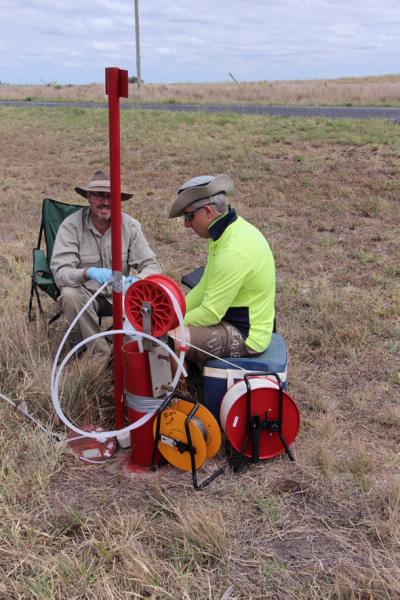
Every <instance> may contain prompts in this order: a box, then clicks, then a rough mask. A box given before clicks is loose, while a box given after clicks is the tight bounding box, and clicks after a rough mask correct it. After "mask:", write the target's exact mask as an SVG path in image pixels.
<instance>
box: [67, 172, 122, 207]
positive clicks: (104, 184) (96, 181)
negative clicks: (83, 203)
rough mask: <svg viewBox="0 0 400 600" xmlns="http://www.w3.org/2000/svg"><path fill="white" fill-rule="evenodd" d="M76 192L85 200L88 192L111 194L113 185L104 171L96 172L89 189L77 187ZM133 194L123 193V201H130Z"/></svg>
mask: <svg viewBox="0 0 400 600" xmlns="http://www.w3.org/2000/svg"><path fill="white" fill-rule="evenodd" d="M75 191H76V192H78V194H80V195H81V196H83V197H84V198H87V195H88V192H106V193H108V194H109V193H110V192H111V184H110V179H109V177H108V175H106V174H105V173H104V171H96V173H95V174H94V175H93V178H92V180H91V181H89V184H88V186H87V187H76V188H75ZM132 196H133V194H130V193H129V192H121V200H123V201H124V200H129V198H132Z"/></svg>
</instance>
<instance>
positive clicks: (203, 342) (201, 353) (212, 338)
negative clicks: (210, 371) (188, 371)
mask: <svg viewBox="0 0 400 600" xmlns="http://www.w3.org/2000/svg"><path fill="white" fill-rule="evenodd" d="M188 329H189V331H190V343H191V344H192V345H193V346H196V348H189V351H188V353H187V355H186V358H187V359H188V360H189V361H191V362H194V363H195V364H196V365H197V366H198V367H199V368H200V369H201V370H202V368H203V367H204V365H205V363H206V362H207V360H209V359H210V358H212V357H213V356H214V357H218V358H226V359H227V360H229V358H240V357H242V356H255V355H257V354H260V352H256V351H255V350H252V349H251V348H249V347H248V346H246V344H245V343H244V339H243V337H242V335H241V334H240V331H238V330H237V329H236V327H234V326H233V325H231V324H230V323H228V322H227V321H222V322H221V323H220V324H219V325H214V326H212V327H194V326H193V325H189V327H188ZM210 355H211V356H210Z"/></svg>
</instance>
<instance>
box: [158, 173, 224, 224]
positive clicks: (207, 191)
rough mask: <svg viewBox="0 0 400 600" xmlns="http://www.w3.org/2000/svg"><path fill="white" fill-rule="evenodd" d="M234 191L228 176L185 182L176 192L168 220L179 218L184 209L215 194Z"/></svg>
mask: <svg viewBox="0 0 400 600" xmlns="http://www.w3.org/2000/svg"><path fill="white" fill-rule="evenodd" d="M234 190H235V186H234V184H233V181H232V179H231V178H230V177H228V175H201V176H200V177H193V179H189V181H186V182H185V183H184V184H183V185H182V186H181V188H180V189H179V191H178V195H177V197H176V200H175V202H174V203H173V205H172V208H171V211H170V213H169V217H168V218H169V219H173V218H175V217H181V216H182V215H183V211H184V210H185V208H187V207H188V206H190V205H191V204H193V202H197V201H198V200H203V199H206V198H211V197H212V196H215V195H216V194H222V193H223V194H226V195H227V196H228V195H229V194H232V193H233V192H234Z"/></svg>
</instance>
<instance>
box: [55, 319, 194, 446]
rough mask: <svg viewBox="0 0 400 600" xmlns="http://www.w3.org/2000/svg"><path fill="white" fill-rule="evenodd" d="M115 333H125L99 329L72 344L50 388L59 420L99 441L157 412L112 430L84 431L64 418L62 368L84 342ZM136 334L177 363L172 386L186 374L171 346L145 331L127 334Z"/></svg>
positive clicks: (79, 432)
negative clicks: (60, 389)
mask: <svg viewBox="0 0 400 600" xmlns="http://www.w3.org/2000/svg"><path fill="white" fill-rule="evenodd" d="M117 334H125V335H126V331H125V330H124V329H114V330H111V331H100V332H99V333H96V334H95V335H92V336H90V337H88V338H86V339H85V340H82V341H81V342H79V343H78V344H77V345H76V346H74V348H72V350H70V352H69V353H68V354H67V356H66V357H65V358H64V360H63V361H62V362H61V364H60V366H59V368H58V369H57V372H56V376H55V380H54V385H53V387H52V389H51V396H52V400H53V406H54V408H55V411H56V413H57V415H58V417H59V418H60V419H61V421H62V422H63V423H64V424H65V425H66V426H67V427H68V428H69V429H72V431H75V433H78V434H80V435H82V436H83V437H90V438H94V439H96V440H99V441H101V442H103V441H105V440H107V439H108V438H110V437H115V436H117V435H123V434H124V433H128V432H130V431H132V430H133V429H136V428H137V427H141V426H142V425H144V424H145V423H147V421H149V420H150V419H151V417H152V416H153V415H154V414H155V413H156V412H157V410H154V411H153V412H150V413H147V414H146V415H144V416H143V417H141V418H140V419H139V420H138V421H135V422H134V423H131V424H130V425H127V426H126V427H124V428H123V429H115V430H112V431H101V432H97V431H96V432H91V431H84V430H83V429H79V427H76V426H75V425H73V424H72V423H71V422H70V421H69V420H68V419H67V418H66V416H65V415H64V413H63V411H62V409H61V405H60V401H59V397H58V388H59V384H60V377H61V374H62V372H63V370H64V368H65V365H66V364H67V362H68V361H69V360H70V358H71V357H72V355H73V354H74V353H75V352H76V351H77V350H79V349H80V348H81V347H82V346H84V345H85V344H87V343H88V342H91V341H93V340H95V339H97V338H99V337H105V336H109V335H117ZM136 336H140V337H144V338H145V339H148V340H151V341H153V342H155V343H157V344H159V345H160V346H161V347H162V348H163V349H164V350H166V351H167V352H168V353H169V354H170V355H171V356H172V358H173V359H174V360H175V362H176V363H177V365H178V370H177V372H176V374H175V378H174V381H173V382H172V386H176V383H177V381H178V380H179V377H180V376H181V374H182V373H183V374H184V375H185V376H186V375H187V373H186V370H185V367H184V365H183V363H182V362H181V361H180V359H179V358H178V356H177V355H176V354H175V353H174V351H173V350H171V348H170V347H169V346H168V345H167V344H165V343H164V342H163V341H161V340H159V339H158V338H155V337H153V336H152V335H148V334H147V333H144V332H141V331H135V334H134V335H130V334H129V337H136Z"/></svg>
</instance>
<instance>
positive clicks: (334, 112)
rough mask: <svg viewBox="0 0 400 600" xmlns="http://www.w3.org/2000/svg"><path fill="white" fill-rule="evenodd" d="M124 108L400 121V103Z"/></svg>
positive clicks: (15, 102)
mask: <svg viewBox="0 0 400 600" xmlns="http://www.w3.org/2000/svg"><path fill="white" fill-rule="evenodd" d="M0 105H2V106H16V107H29V106H47V107H54V108H58V107H63V108H65V107H76V108H103V109H106V108H107V107H108V105H107V103H105V102H44V101H43V102H42V101H34V102H29V101H27V100H0ZM121 109H123V110H169V111H172V112H182V111H183V112H207V113H228V112H230V113H237V114H242V115H272V116H276V117H328V118H331V119H332V118H333V119H390V120H392V121H398V122H399V123H400V107H399V108H394V107H372V106H371V107H368V106H359V107H355V106H319V107H317V106H263V105H261V104H133V103H129V102H124V101H122V102H121Z"/></svg>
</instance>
